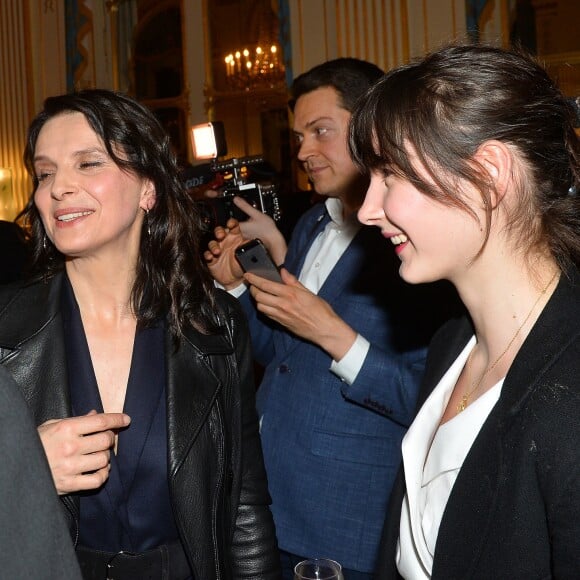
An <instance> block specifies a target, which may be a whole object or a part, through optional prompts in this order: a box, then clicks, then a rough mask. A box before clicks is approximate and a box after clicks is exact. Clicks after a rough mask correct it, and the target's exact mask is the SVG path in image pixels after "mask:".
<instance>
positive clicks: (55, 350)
mask: <svg viewBox="0 0 580 580" xmlns="http://www.w3.org/2000/svg"><path fill="white" fill-rule="evenodd" d="M62 279H63V278H62V274H59V275H57V276H56V277H55V278H53V279H52V280H50V281H49V282H48V283H47V284H37V285H35V286H33V287H32V288H31V289H28V288H27V289H25V291H23V292H20V293H18V294H16V295H15V296H14V298H13V300H12V301H11V303H10V308H8V309H7V310H4V311H3V312H1V313H0V349H1V355H0V356H1V358H0V363H1V364H2V365H3V366H4V367H6V368H7V369H8V370H9V371H10V372H11V373H12V375H13V376H14V378H15V379H16V382H17V383H18V384H19V385H20V388H21V390H22V392H23V394H24V397H25V398H26V400H27V401H28V404H29V405H30V407H31V409H32V412H33V414H34V419H35V422H36V424H37V425H39V424H41V423H44V422H45V421H47V420H48V419H57V418H62V417H67V416H70V414H71V402H70V396H69V388H68V379H67V372H66V363H65V361H66V354H65V341H64V330H63V320H62V312H61V304H60V296H61V286H62ZM22 313H26V316H24V317H23V316H22ZM23 360H24V361H25V362H24V363H22V361H23Z"/></svg>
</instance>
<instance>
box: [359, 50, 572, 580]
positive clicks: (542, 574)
mask: <svg viewBox="0 0 580 580" xmlns="http://www.w3.org/2000/svg"><path fill="white" fill-rule="evenodd" d="M573 125H574V112H573V111H572V110H571V106H570V102H569V100H567V99H566V98H565V97H564V96H563V95H562V93H561V92H560V91H559V90H558V89H557V88H556V86H555V85H554V83H553V82H552V80H551V79H550V78H549V76H548V75H547V73H546V72H545V70H544V69H543V68H542V67H541V66H540V65H539V64H537V63H536V62H535V61H534V60H533V59H532V58H529V57H527V56H525V55H522V54H518V53H515V52H511V51H508V50H502V49H499V48H492V47H485V46H481V45H478V46H450V47H446V48H443V49H441V50H439V51H437V52H434V53H433V54H430V55H428V56H426V57H425V58H424V59H423V60H421V61H419V62H416V63H413V64H410V65H407V66H403V67H401V68H399V69H397V70H394V71H392V72H390V73H389V74H388V75H387V76H386V77H385V78H383V79H382V80H381V81H380V82H379V83H378V84H377V85H376V86H374V87H373V88H371V89H370V91H369V93H368V94H367V98H366V99H365V100H363V101H362V102H360V104H359V105H358V107H357V108H356V109H355V112H354V113H353V118H352V121H351V125H350V149H351V154H352V156H353V158H354V159H355V161H356V163H357V164H358V165H359V166H360V167H361V168H363V169H365V170H366V171H368V172H370V175H371V184H370V187H369V190H368V192H367V195H366V199H365V202H364V204H363V206H362V207H361V209H360V210H359V219H360V220H361V221H362V222H363V223H365V224H370V225H376V226H378V227H379V228H380V229H381V231H382V233H383V236H384V237H385V238H386V239H387V240H390V241H391V243H392V244H393V245H394V249H395V252H396V253H397V255H398V257H399V258H400V261H401V264H400V270H399V271H400V275H401V276H402V277H403V278H404V279H405V280H406V281H408V282H412V283H422V282H431V281H433V280H439V279H447V280H450V281H451V282H452V283H453V284H454V285H455V287H456V288H457V290H458V292H459V295H460V296H461V298H462V300H463V302H464V304H465V306H466V308H467V311H468V314H469V316H466V317H465V318H463V319H460V320H455V321H453V322H450V323H448V324H447V325H446V326H444V327H443V328H442V329H441V330H440V331H439V333H438V334H437V335H436V336H435V338H434V339H433V341H432V343H431V347H430V350H429V355H428V360H427V366H426V371H425V375H424V379H423V383H422V392H421V395H420V397H419V404H420V408H419V411H418V414H417V416H416V418H415V420H414V422H413V424H412V426H411V427H410V429H409V431H408V432H407V434H406V436H405V438H404V441H403V468H402V471H401V473H400V477H399V480H398V483H397V484H396V485H395V488H394V491H393V494H392V496H391V507H390V513H389V515H388V517H387V520H386V526H385V531H384V535H383V541H382V548H381V562H380V564H379V567H378V574H377V577H378V578H379V579H387V578H388V579H392V578H396V577H401V576H402V577H403V578H409V579H411V578H412V579H414V580H416V579H425V578H440V579H445V580H447V579H449V578H472V579H481V580H484V579H486V580H487V579H489V578H510V579H511V580H513V579H521V580H528V579H530V578H559V579H562V578H570V579H571V578H577V577H578V571H579V570H580V552H579V550H578V538H579V537H580V451H579V450H578V441H579V440H580V421H579V417H580V340H579V337H580V285H579V284H580V276H579V273H578V269H577V268H578V264H579V262H580V203H579V198H578V188H579V185H580V146H579V143H578V138H577V136H576V134H575V132H574V128H573Z"/></svg>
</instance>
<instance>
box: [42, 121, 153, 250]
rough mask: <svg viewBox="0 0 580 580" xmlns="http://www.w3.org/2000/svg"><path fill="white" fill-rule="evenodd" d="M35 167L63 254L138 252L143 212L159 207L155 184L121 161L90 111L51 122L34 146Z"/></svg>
mask: <svg viewBox="0 0 580 580" xmlns="http://www.w3.org/2000/svg"><path fill="white" fill-rule="evenodd" d="M119 153H120V154H122V152H119ZM34 171H35V175H36V176H37V179H38V186H37V188H36V191H35V194H34V203H35V205H36V208H37V209H38V212H39V214H40V217H41V219H42V222H43V224H44V228H45V231H46V234H47V236H48V237H49V239H50V240H51V241H52V243H53V244H54V245H55V246H56V248H57V249H58V250H59V251H60V252H61V253H62V254H64V255H65V256H67V257H69V258H75V257H86V256H95V255H98V253H100V252H103V251H106V252H110V251H112V252H118V253H119V255H121V256H123V255H125V256H136V253H137V251H138V248H139V240H140V236H141V227H142V223H143V216H144V211H143V210H145V209H148V208H150V207H152V206H153V204H154V198H155V194H154V188H153V186H152V184H151V182H150V181H149V180H146V179H142V178H140V177H137V176H135V175H131V174H130V173H128V172H126V171H123V170H122V169H121V168H120V167H119V166H118V165H116V164H115V162H114V161H113V160H112V159H111V157H110V156H109V154H108V153H107V150H106V148H105V146H104V144H103V142H102V141H101V139H100V138H99V137H98V135H97V134H96V133H95V132H94V131H93V129H92V128H91V127H90V125H89V124H88V122H87V120H86V119H85V117H84V115H82V114H81V113H77V112H71V113H65V114H60V115H58V116H55V117H52V118H51V119H49V120H48V121H46V123H45V124H44V126H43V127H42V129H41V130H40V133H39V134H38V139H37V141H36V146H35V149H34Z"/></svg>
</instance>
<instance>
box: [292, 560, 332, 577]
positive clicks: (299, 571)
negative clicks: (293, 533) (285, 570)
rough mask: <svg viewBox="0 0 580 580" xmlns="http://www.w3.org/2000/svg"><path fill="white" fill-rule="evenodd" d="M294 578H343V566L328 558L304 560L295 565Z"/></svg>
mask: <svg viewBox="0 0 580 580" xmlns="http://www.w3.org/2000/svg"><path fill="white" fill-rule="evenodd" d="M294 580H343V578H342V566H341V565H340V564H339V563H338V562H335V561H334V560H328V559H327V558H314V559H312V560H304V561H303V562H300V563H299V564H296V566H295V567H294Z"/></svg>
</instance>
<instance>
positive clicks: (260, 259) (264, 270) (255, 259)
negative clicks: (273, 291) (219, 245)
mask: <svg viewBox="0 0 580 580" xmlns="http://www.w3.org/2000/svg"><path fill="white" fill-rule="evenodd" d="M236 259H237V260H238V262H239V263H240V266H241V267H242V269H243V270H244V272H251V273H252V274H256V275H257V276H260V277H262V278H266V279H267V280H271V281H272V282H280V283H281V282H282V278H281V276H280V272H279V271H278V267H277V266H276V264H275V263H274V260H272V257H271V256H270V254H269V253H268V250H266V246H264V244H263V243H262V242H261V241H260V240H259V239H257V238H256V239H255V240H250V241H249V242H246V243H245V244H242V245H241V246H238V247H237V249H236Z"/></svg>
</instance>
